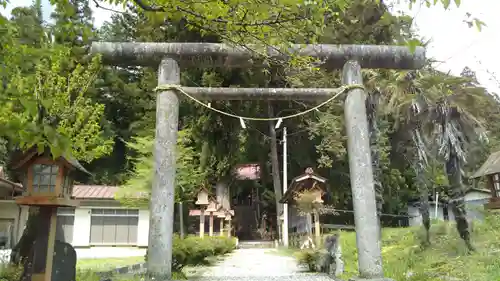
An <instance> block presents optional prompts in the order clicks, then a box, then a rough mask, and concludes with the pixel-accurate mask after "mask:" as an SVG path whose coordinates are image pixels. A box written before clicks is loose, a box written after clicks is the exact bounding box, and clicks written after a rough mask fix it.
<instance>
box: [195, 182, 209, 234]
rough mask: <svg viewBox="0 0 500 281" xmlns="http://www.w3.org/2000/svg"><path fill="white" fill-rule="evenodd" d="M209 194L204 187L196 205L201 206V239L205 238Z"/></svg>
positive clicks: (199, 193)
mask: <svg viewBox="0 0 500 281" xmlns="http://www.w3.org/2000/svg"><path fill="white" fill-rule="evenodd" d="M208 197H209V193H208V190H206V189H205V188H204V187H202V188H201V189H200V190H199V191H198V194H197V200H196V202H195V204H196V205H198V206H200V237H201V238H203V237H204V236H205V208H206V207H207V206H208V205H209V201H208Z"/></svg>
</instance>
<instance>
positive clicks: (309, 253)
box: [295, 249, 319, 272]
mask: <svg viewBox="0 0 500 281" xmlns="http://www.w3.org/2000/svg"><path fill="white" fill-rule="evenodd" d="M295 258H296V259H297V263H298V264H299V265H302V266H306V267H307V269H308V270H309V271H311V272H315V271H316V264H317V262H318V258H319V251H317V250H314V249H304V250H301V251H299V252H297V253H295Z"/></svg>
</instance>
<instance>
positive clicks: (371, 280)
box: [349, 277, 395, 281]
mask: <svg viewBox="0 0 500 281" xmlns="http://www.w3.org/2000/svg"><path fill="white" fill-rule="evenodd" d="M349 281H395V280H394V279H391V278H385V277H382V278H361V277H353V278H351V279H349Z"/></svg>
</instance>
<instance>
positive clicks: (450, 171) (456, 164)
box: [446, 143, 474, 251]
mask: <svg viewBox="0 0 500 281" xmlns="http://www.w3.org/2000/svg"><path fill="white" fill-rule="evenodd" d="M449 146H450V155H449V158H448V161H446V173H447V175H448V182H449V184H450V187H451V192H450V199H451V200H450V206H451V210H452V212H453V216H454V217H455V222H456V224H457V231H458V234H459V235H460V237H461V238H462V239H463V240H464V242H465V245H466V246H467V248H468V249H469V250H470V251H474V247H473V246H472V242H471V239H470V231H469V222H468V221H467V212H466V210H465V201H464V196H465V188H464V185H463V182H462V169H461V166H460V165H461V163H460V159H459V158H458V155H457V152H456V151H455V148H454V147H453V145H452V144H451V143H450V144H449Z"/></svg>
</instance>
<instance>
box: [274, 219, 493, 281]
mask: <svg viewBox="0 0 500 281" xmlns="http://www.w3.org/2000/svg"><path fill="white" fill-rule="evenodd" d="M471 231H472V233H471V234H472V243H473V245H474V247H475V248H476V251H474V252H469V251H467V248H466V247H465V244H464V242H463V240H462V239H461V238H460V237H459V236H458V233H457V230H456V228H455V223H453V222H440V223H433V225H432V226H431V245H430V246H427V247H423V246H421V245H423V244H422V243H421V241H423V237H424V231H423V229H422V228H421V227H414V228H387V229H384V230H383V234H382V257H383V264H384V272H385V277H389V278H392V279H394V280H407V281H424V280H425V281H442V280H460V281H492V280H500V258H499V257H500V214H497V215H493V214H488V215H487V217H486V219H485V221H484V222H477V221H476V222H474V223H473V225H472V227H471ZM341 244H342V256H343V260H344V263H345V272H344V274H343V276H340V277H341V279H343V280H348V279H349V278H350V277H356V276H357V275H358V260H357V250H356V234H355V233H354V232H342V233H341ZM278 252H279V253H280V254H286V255H294V254H295V253H297V252H298V250H295V251H294V250H281V251H280V250H279V251H278ZM295 256H299V255H295ZM447 278H448V279H447Z"/></svg>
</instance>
